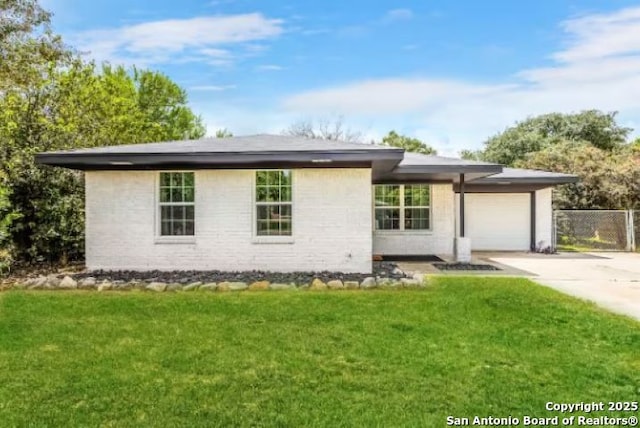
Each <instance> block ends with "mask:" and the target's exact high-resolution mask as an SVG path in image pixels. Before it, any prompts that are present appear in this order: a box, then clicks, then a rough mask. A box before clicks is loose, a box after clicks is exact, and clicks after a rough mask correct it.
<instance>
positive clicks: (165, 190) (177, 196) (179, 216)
mask: <svg viewBox="0 0 640 428" xmlns="http://www.w3.org/2000/svg"><path fill="white" fill-rule="evenodd" d="M159 205H160V236H193V235H194V234H195V227H194V223H195V212H194V211H195V210H194V208H195V182H194V173H193V172H161V173H160V198H159Z"/></svg>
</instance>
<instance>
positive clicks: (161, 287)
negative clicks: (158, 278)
mask: <svg viewBox="0 0 640 428" xmlns="http://www.w3.org/2000/svg"><path fill="white" fill-rule="evenodd" d="M145 289H147V290H150V291H158V292H161V291H165V290H166V289H167V284H165V283H164V282H152V283H151V284H149V285H147V286H146V287H145Z"/></svg>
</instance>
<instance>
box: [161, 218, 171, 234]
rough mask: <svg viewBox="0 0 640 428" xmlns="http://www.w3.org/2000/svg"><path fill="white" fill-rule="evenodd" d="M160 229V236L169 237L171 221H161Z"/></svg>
mask: <svg viewBox="0 0 640 428" xmlns="http://www.w3.org/2000/svg"><path fill="white" fill-rule="evenodd" d="M160 224H161V227H160V234H161V235H171V221H163V222H162V223H160Z"/></svg>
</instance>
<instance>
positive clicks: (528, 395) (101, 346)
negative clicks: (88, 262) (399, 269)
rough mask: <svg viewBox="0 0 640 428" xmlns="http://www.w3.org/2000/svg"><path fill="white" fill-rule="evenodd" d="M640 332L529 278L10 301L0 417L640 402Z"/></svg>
mask: <svg viewBox="0 0 640 428" xmlns="http://www.w3.org/2000/svg"><path fill="white" fill-rule="evenodd" d="M639 340H640V333H639V332H638V323H637V322H635V321H633V320H631V319H628V318H625V317H621V316H617V315H613V314H610V313H608V312H605V311H604V310H601V309H599V308H597V307H596V306H594V305H593V304H590V303H587V302H584V301H581V300H577V299H574V298H571V297H569V296H565V295H563V294H560V293H558V292H556V291H554V290H551V289H548V288H546V287H541V286H539V285H535V284H533V283H531V282H530V281H528V280H526V279H520V278H496V277H492V278H479V277H474V278H463V277H462V278H461V277H455V278H454V277H440V278H434V279H432V280H430V282H429V288H428V290H425V291H418V290H414V291H411V290H409V291H404V292H399V291H392V290H378V291H377V292H362V291H353V292H350V291H344V292H338V293H332V292H327V293H319V294H318V293H301V292H299V291H297V292H267V293H245V294H233V295H231V294H220V293H217V294H215V293H199V292H195V293H194V294H189V293H179V294H172V295H170V296H167V295H162V294H148V293H130V294H124V293H117V292H113V294H110V295H104V294H96V293H82V292H69V293H63V292H47V291H41V292H25V291H16V292H7V293H2V294H1V295H0V364H1V365H2V370H0V402H2V403H3V406H0V420H2V421H3V425H6V426H25V425H31V426H44V425H46V426H105V425H107V426H210V425H212V423H214V424H215V425H218V426H308V425H313V426H371V427H377V426H380V427H385V426H420V427H442V426H443V425H444V423H443V421H445V420H446V416H447V415H460V416H472V415H480V416H487V415H488V414H492V415H499V416H504V415H514V416H518V417H521V416H522V415H523V413H524V414H527V412H528V411H527V409H535V415H536V416H553V415H554V412H546V411H545V410H544V404H545V403H546V402H547V401H549V400H550V398H549V397H564V399H565V400H568V401H570V400H580V401H583V400H584V401H600V400H602V399H603V397H606V399H607V400H611V401H625V400H626V401H629V397H634V396H635V395H634V394H636V393H637V387H638V385H639V384H640V374H639V372H638V370H637V364H638V363H637V361H638V341H639ZM532 385H535V387H532ZM131 391H135V393H133V394H132V393H131ZM51 397H55V399H51ZM443 397H446V400H444V401H443ZM505 397H506V398H505ZM373 409H375V411H374V410H373ZM487 409H491V410H490V413H487V412H488V410H487ZM532 411H533V410H532ZM556 413H557V412H556ZM598 415H607V416H610V417H613V416H619V415H618V414H616V413H615V412H614V413H613V414H612V413H611V412H607V411H604V412H601V413H598V412H596V413H594V414H592V415H591V416H598ZM626 416H629V413H627V414H626ZM212 421H214V422H212ZM310 421H313V423H311V424H310Z"/></svg>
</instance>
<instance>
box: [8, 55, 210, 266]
mask: <svg viewBox="0 0 640 428" xmlns="http://www.w3.org/2000/svg"><path fill="white" fill-rule="evenodd" d="M186 103H187V99H186V94H185V92H184V90H183V89H182V88H180V87H179V86H178V85H176V84H175V83H174V82H172V81H171V80H170V79H169V78H168V77H166V76H164V75H162V74H159V73H155V72H152V71H146V70H136V69H134V70H132V71H127V70H126V69H124V68H122V67H115V68H113V67H110V66H104V67H103V68H102V69H100V70H98V69H97V67H96V66H95V65H94V64H92V63H89V64H86V63H83V62H82V61H80V60H75V61H74V62H73V63H72V64H70V65H66V66H65V67H59V68H56V69H52V70H50V71H49V72H48V73H47V74H45V75H43V76H42V78H41V80H40V81H39V82H37V84H32V85H31V86H30V87H29V88H19V89H15V88H14V89H11V90H7V91H5V92H3V93H1V94H0V179H1V180H2V182H1V183H0V187H3V188H4V189H6V193H7V196H6V197H7V198H8V201H9V204H8V206H5V207H4V208H0V218H3V219H7V218H8V217H9V216H11V220H10V221H9V224H8V227H7V233H8V235H9V239H10V241H11V243H12V247H13V249H14V251H15V254H16V256H17V258H20V259H27V260H50V261H56V260H60V259H62V260H66V259H77V258H81V257H82V255H83V241H84V235H83V234H84V217H83V205H84V203H83V200H84V185H83V174H82V173H80V172H78V171H71V170H66V169H62V168H52V167H42V166H37V165H35V164H34V161H33V155H34V154H35V153H37V152H41V151H49V150H62V149H71V148H77V147H94V146H105V145H117V144H133V143H144V142H151V141H166V140H174V139H184V138H199V137H201V136H203V135H204V133H205V130H204V126H203V125H202V123H201V119H200V118H199V117H197V116H195V115H194V114H193V113H192V112H191V110H190V109H189V108H188V106H187V104H186Z"/></svg>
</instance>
